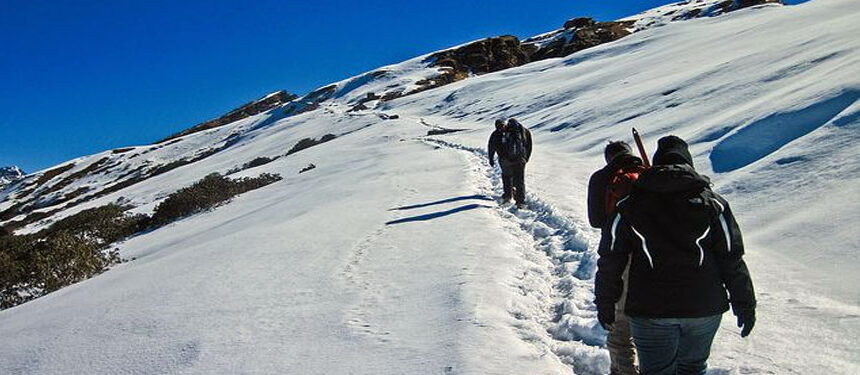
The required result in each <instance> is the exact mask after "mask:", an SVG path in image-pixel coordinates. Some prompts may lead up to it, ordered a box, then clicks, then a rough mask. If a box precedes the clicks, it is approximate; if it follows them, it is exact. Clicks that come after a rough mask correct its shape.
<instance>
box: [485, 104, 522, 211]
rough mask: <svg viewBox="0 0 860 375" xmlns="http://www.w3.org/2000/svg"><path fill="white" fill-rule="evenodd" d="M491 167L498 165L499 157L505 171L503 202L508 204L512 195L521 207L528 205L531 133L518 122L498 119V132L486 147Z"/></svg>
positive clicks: (503, 177) (503, 173) (492, 136)
mask: <svg viewBox="0 0 860 375" xmlns="http://www.w3.org/2000/svg"><path fill="white" fill-rule="evenodd" d="M487 154H488V155H489V158H490V166H495V165H496V160H495V155H496V154H499V166H500V167H501V168H502V186H503V188H504V193H503V194H502V203H503V204H504V203H507V202H509V201H510V200H511V196H512V195H513V197H514V200H515V201H516V202H517V207H518V208H524V207H525V204H526V184H525V169H526V163H528V161H529V158H530V157H531V155H532V133H531V132H530V131H529V130H528V129H526V128H525V127H524V126H522V125H521V124H520V123H519V122H518V121H517V120H515V119H509V120H508V122H507V123H505V121H504V120H496V130H495V131H494V132H493V134H491V135H490V141H489V144H488V145H487Z"/></svg>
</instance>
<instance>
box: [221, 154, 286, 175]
mask: <svg viewBox="0 0 860 375" xmlns="http://www.w3.org/2000/svg"><path fill="white" fill-rule="evenodd" d="M277 159H278V156H276V157H274V158H270V157H267V156H259V157H256V158H254V159H253V160H251V161H249V162H247V163H245V164H242V166H240V167H235V168H233V169H230V170H229V171H227V174H228V175H230V174H233V173H238V172H241V171H244V170H246V169H251V168H254V167H259V166H261V165H266V164H269V163H271V162H273V161H275V160H277Z"/></svg>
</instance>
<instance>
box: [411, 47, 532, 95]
mask: <svg viewBox="0 0 860 375" xmlns="http://www.w3.org/2000/svg"><path fill="white" fill-rule="evenodd" d="M428 61H429V62H430V66H438V67H442V68H443V69H445V71H444V72H443V73H441V74H439V75H438V76H435V77H432V78H428V79H424V80H421V81H419V82H417V84H418V85H419V86H420V88H418V89H416V90H413V91H411V92H408V93H407V94H406V95H410V94H414V93H417V92H421V91H424V90H428V89H431V88H435V87H439V86H444V85H447V84H449V83H452V82H456V81H459V80H462V79H464V78H466V77H468V76H469V74H485V73H492V72H496V71H499V70H504V69H508V68H513V67H515V66H520V65H523V64H526V63H528V62H529V61H530V59H529V55H528V53H526V51H524V50H523V48H522V44H520V41H519V39H517V37H515V36H511V35H504V36H499V37H495V38H487V39H483V40H479V41H477V42H473V43H469V44H467V45H465V46H462V47H459V48H454V49H449V50H445V51H441V52H437V53H434V54H433V55H431V56H430V57H429V58H428Z"/></svg>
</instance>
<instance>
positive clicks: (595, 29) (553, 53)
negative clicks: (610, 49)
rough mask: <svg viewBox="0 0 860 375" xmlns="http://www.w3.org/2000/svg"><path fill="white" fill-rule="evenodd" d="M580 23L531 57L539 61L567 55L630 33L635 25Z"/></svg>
mask: <svg viewBox="0 0 860 375" xmlns="http://www.w3.org/2000/svg"><path fill="white" fill-rule="evenodd" d="M578 24H580V25H581V26H580V27H578V28H576V29H571V30H568V32H567V33H561V34H558V35H557V36H556V37H555V39H554V40H553V41H552V42H549V43H546V44H545V45H544V46H542V47H540V48H538V49H537V50H536V51H535V52H533V53H532V55H531V59H532V60H533V61H537V60H543V59H548V58H553V57H565V56H567V55H570V54H572V53H575V52H578V51H582V50H584V49H587V48H591V47H594V46H598V45H601V44H604V43H609V42H612V41H616V40H618V39H621V38H623V37H625V36H627V35H630V31H629V30H628V28H629V27H630V26H632V25H633V22H632V21H624V22H619V21H613V22H594V23H591V24H588V25H586V24H585V23H584V22H581V21H580V22H579V23H578Z"/></svg>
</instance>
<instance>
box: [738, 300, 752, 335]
mask: <svg viewBox="0 0 860 375" xmlns="http://www.w3.org/2000/svg"><path fill="white" fill-rule="evenodd" d="M735 315H736V316H737V317H738V328H741V337H747V336H749V334H750V332H752V329H753V326H755V308H753V307H749V308H744V309H738V310H737V311H735Z"/></svg>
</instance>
